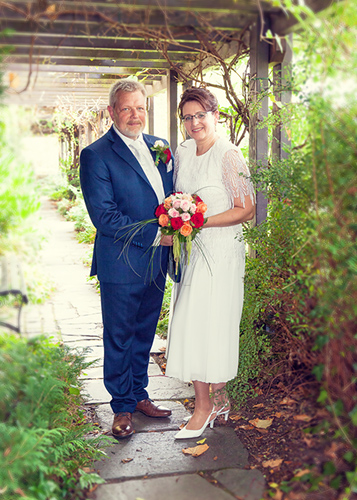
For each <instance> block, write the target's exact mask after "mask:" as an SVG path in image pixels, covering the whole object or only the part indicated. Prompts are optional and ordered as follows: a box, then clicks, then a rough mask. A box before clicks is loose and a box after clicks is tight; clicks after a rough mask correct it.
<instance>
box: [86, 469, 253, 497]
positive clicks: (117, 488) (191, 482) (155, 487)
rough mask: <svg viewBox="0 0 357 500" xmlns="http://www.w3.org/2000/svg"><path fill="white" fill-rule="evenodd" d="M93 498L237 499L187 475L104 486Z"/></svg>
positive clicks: (200, 479)
mask: <svg viewBox="0 0 357 500" xmlns="http://www.w3.org/2000/svg"><path fill="white" fill-rule="evenodd" d="M89 498H93V499H95V500H139V499H140V500H183V499H185V500H233V498H234V497H233V496H232V495H230V494H229V493H226V492H225V491H223V490H221V489H219V488H217V487H216V486H214V485H212V484H211V483H209V482H208V481H207V480H206V479H204V478H203V477H201V476H199V475H198V474H185V475H181V476H171V477H159V478H154V479H143V480H132V481H125V482H124V483H119V484H118V483H117V484H103V485H100V486H99V487H98V488H97V489H96V491H95V492H94V493H92V495H90V496H89ZM255 500H258V498H256V499H255Z"/></svg>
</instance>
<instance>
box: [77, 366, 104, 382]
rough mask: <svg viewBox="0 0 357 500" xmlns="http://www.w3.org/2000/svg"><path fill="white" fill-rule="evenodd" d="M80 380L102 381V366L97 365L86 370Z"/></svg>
mask: <svg viewBox="0 0 357 500" xmlns="http://www.w3.org/2000/svg"><path fill="white" fill-rule="evenodd" d="M80 379H81V380H83V379H86V380H95V379H103V366H100V365H99V364H98V365H97V364H96V365H95V366H91V367H89V368H86V369H85V370H84V372H83V373H82V374H81V376H80Z"/></svg>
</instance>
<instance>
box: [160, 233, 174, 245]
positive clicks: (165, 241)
mask: <svg viewBox="0 0 357 500" xmlns="http://www.w3.org/2000/svg"><path fill="white" fill-rule="evenodd" d="M160 245H162V246H163V247H172V245H173V236H172V235H164V236H161V240H160Z"/></svg>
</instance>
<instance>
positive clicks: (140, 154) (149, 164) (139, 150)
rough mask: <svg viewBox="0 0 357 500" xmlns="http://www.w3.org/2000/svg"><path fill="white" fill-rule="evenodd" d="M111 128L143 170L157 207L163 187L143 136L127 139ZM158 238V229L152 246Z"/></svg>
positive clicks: (163, 197) (156, 243) (162, 194)
mask: <svg viewBox="0 0 357 500" xmlns="http://www.w3.org/2000/svg"><path fill="white" fill-rule="evenodd" d="M113 128H114V130H115V132H116V133H117V134H118V136H119V137H120V138H121V139H122V140H123V141H124V142H125V144H126V145H127V146H128V148H129V149H130V151H131V152H132V153H133V154H134V156H135V158H136V159H137V160H138V162H139V163H140V166H141V168H142V169H143V171H144V173H145V175H146V177H147V178H148V180H149V182H150V184H151V187H152V188H153V190H154V191H155V194H156V197H157V200H158V205H159V204H160V203H162V202H163V201H164V199H165V191H164V186H163V183H162V179H161V175H160V172H159V170H158V168H157V166H156V165H155V163H154V160H153V158H152V156H151V153H150V151H149V148H148V147H147V145H146V144H145V141H144V139H143V134H140V135H139V137H138V138H137V139H136V140H134V139H131V138H130V137H127V136H126V135H123V134H122V133H121V132H120V131H119V130H118V129H117V127H116V126H115V125H114V124H113ZM160 238H161V230H160V227H159V228H158V230H157V233H156V237H155V240H154V243H153V245H154V246H157V245H159V243H160Z"/></svg>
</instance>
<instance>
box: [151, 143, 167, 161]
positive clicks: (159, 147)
mask: <svg viewBox="0 0 357 500" xmlns="http://www.w3.org/2000/svg"><path fill="white" fill-rule="evenodd" d="M151 150H152V151H156V159H155V165H156V166H158V164H159V161H160V160H162V161H163V162H164V163H168V162H169V161H170V160H171V151H170V146H169V145H168V144H164V142H163V141H160V140H159V141H156V142H155V144H154V145H153V146H152V147H151Z"/></svg>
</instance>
